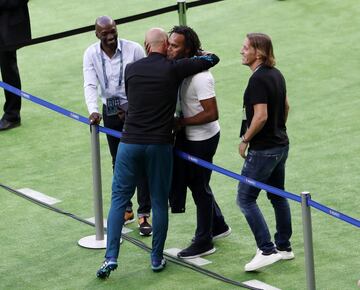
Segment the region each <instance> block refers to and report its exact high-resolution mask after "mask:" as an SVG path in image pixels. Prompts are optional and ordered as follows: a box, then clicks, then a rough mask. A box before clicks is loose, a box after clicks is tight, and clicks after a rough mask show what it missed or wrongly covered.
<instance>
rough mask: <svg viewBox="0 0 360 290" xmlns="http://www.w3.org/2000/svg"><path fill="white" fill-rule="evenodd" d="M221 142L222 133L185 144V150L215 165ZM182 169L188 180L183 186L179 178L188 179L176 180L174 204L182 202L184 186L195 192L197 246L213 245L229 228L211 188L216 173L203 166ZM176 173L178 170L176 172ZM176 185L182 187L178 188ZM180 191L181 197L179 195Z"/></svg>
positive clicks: (193, 164)
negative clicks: (215, 235) (214, 236)
mask: <svg viewBox="0 0 360 290" xmlns="http://www.w3.org/2000/svg"><path fill="white" fill-rule="evenodd" d="M219 139H220V133H218V134H216V135H215V136H213V137H211V138H210V139H207V140H203V141H189V140H186V139H185V140H182V141H181V145H182V149H183V150H184V151H185V152H187V153H189V154H190V155H193V156H196V157H198V158H200V159H203V160H205V161H208V162H212V160H213V156H214V155H215V152H216V149H217V146H218V143H219ZM184 162H186V163H185V164H184V163H183V164H182V165H181V166H185V167H183V168H182V170H184V171H183V172H186V174H185V180H183V181H182V184H181V182H180V181H179V180H176V178H178V177H180V178H182V177H184V176H182V175H180V176H174V179H175V181H174V179H173V185H174V186H173V187H172V193H171V196H172V202H173V203H174V201H179V200H180V199H181V196H182V194H183V185H184V184H185V185H187V187H189V189H190V190H191V192H192V196H193V199H194V202H195V205H196V218H197V227H196V231H195V242H196V243H209V242H211V240H212V235H213V232H214V233H216V232H222V231H223V230H224V229H226V228H227V225H226V223H225V220H224V216H223V215H222V212H221V210H220V207H219V205H218V204H217V202H216V200H215V197H214V194H213V192H212V190H211V187H210V184H209V183H210V178H211V173H212V171H211V170H209V169H207V168H204V167H202V166H199V165H197V164H195V163H192V162H188V161H185V160H184ZM174 170H175V169H174ZM176 185H179V186H178V187H176ZM176 190H178V193H179V195H177V192H176Z"/></svg>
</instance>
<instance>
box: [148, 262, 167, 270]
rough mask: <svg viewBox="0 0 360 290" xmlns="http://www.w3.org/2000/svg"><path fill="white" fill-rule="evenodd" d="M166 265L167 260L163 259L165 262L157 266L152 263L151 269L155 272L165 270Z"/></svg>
mask: <svg viewBox="0 0 360 290" xmlns="http://www.w3.org/2000/svg"><path fill="white" fill-rule="evenodd" d="M165 267H166V260H163V262H161V264H160V265H159V266H157V267H155V266H153V265H151V269H152V270H153V272H161V271H162V270H164V269H165Z"/></svg>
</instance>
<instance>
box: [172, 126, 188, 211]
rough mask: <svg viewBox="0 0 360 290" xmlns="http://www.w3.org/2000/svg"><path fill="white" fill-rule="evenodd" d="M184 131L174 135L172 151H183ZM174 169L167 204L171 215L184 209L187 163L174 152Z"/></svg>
mask: <svg viewBox="0 0 360 290" xmlns="http://www.w3.org/2000/svg"><path fill="white" fill-rule="evenodd" d="M184 146H185V130H181V131H180V132H178V133H177V134H176V140H175V146H174V149H178V150H181V151H185V149H184ZM173 160H174V166H173V167H174V168H173V177H172V183H171V190H170V194H169V203H170V207H171V212H172V213H183V212H185V209H186V191H187V182H186V170H187V168H186V166H187V165H188V161H186V160H184V159H182V158H181V157H179V156H177V155H176V153H175V150H174V153H173Z"/></svg>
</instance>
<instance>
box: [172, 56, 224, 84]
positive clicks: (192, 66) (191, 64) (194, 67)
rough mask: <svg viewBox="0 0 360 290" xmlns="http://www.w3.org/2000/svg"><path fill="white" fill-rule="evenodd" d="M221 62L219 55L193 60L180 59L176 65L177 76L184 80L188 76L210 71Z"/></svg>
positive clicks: (193, 58) (194, 58)
mask: <svg viewBox="0 0 360 290" xmlns="http://www.w3.org/2000/svg"><path fill="white" fill-rule="evenodd" d="M219 61H220V59H219V58H218V56H217V55H215V54H212V53H210V54H206V55H202V56H195V57H192V58H183V59H179V60H176V61H175V62H174V63H175V69H176V72H177V75H178V77H179V78H180V79H181V80H182V79H184V78H186V77H188V76H191V75H194V74H197V73H199V72H202V71H204V70H208V69H209V68H211V67H213V66H215V65H216V64H217V63H218V62H219Z"/></svg>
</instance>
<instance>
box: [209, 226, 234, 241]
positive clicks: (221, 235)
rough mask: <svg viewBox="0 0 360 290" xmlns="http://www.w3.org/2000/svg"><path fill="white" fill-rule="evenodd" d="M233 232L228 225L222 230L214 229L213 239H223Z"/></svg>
mask: <svg viewBox="0 0 360 290" xmlns="http://www.w3.org/2000/svg"><path fill="white" fill-rule="evenodd" d="M230 234H231V228H230V227H229V226H228V225H226V227H225V228H224V229H222V230H221V231H218V232H215V231H213V238H212V239H213V241H215V240H217V239H221V238H225V237H227V236H229V235H230Z"/></svg>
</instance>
